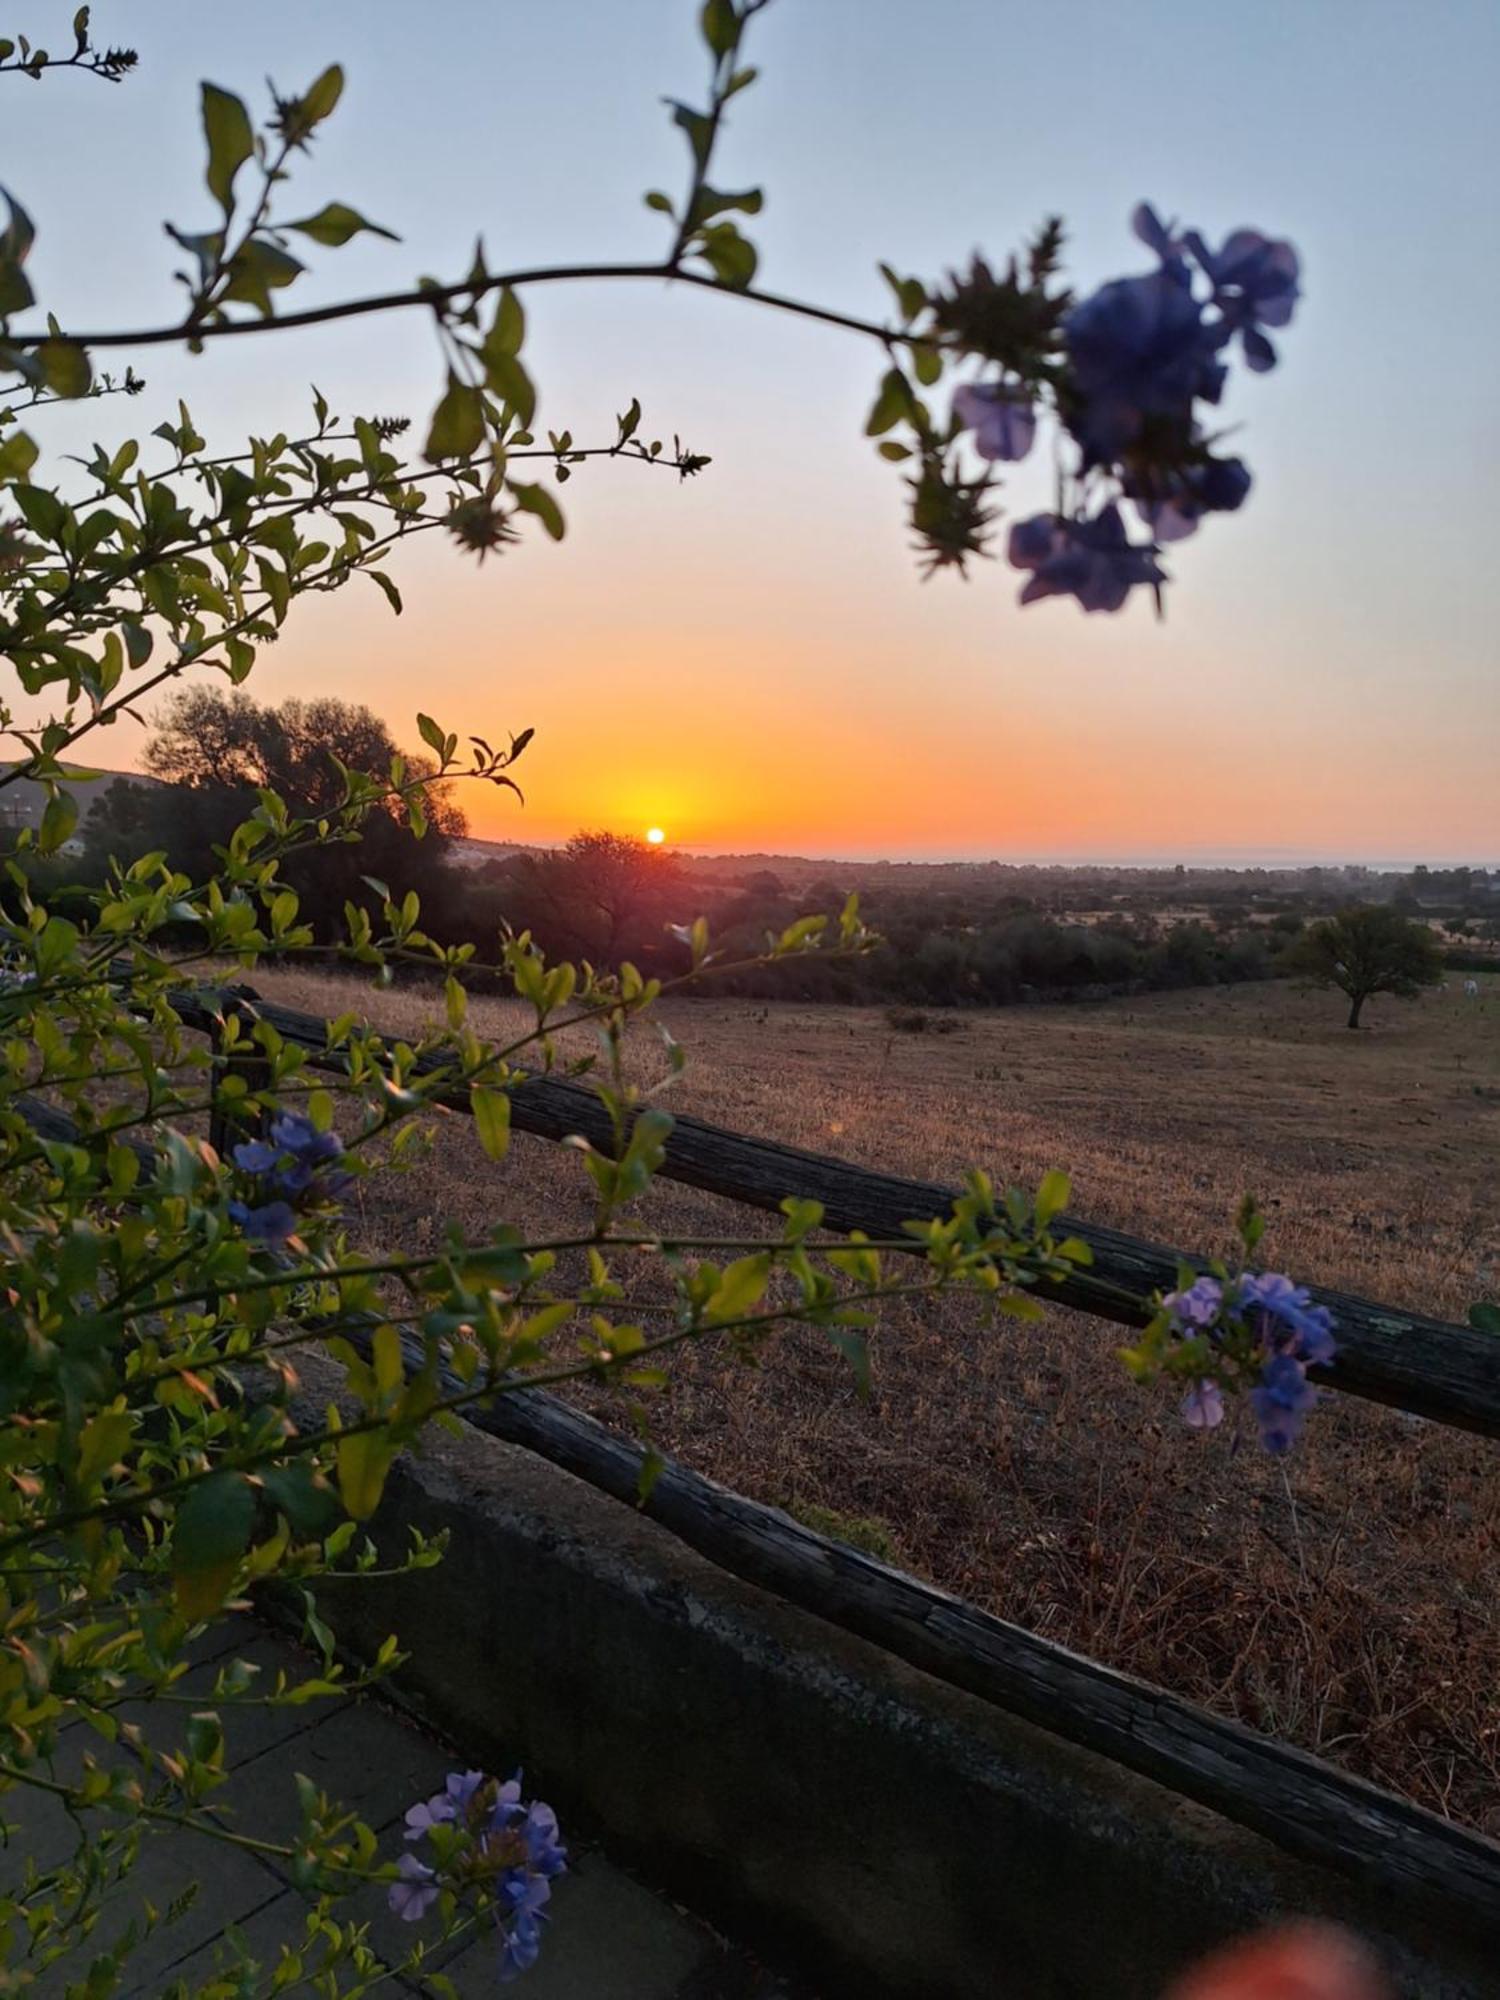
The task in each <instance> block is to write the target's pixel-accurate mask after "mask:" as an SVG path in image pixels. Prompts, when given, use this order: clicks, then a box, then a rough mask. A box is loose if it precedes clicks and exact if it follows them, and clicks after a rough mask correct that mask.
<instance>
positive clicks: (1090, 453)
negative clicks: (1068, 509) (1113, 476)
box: [1063, 269, 1229, 470]
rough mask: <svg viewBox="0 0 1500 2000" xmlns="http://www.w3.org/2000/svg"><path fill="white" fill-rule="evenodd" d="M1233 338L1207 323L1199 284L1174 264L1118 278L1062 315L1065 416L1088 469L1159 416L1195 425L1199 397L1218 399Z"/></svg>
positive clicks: (1113, 453) (1101, 462) (1125, 444)
mask: <svg viewBox="0 0 1500 2000" xmlns="http://www.w3.org/2000/svg"><path fill="white" fill-rule="evenodd" d="M1228 337H1229V329H1228V327H1227V326H1225V325H1223V324H1222V323H1221V324H1219V325H1208V324H1206V323H1205V321H1204V318H1203V308H1202V306H1201V305H1200V304H1199V303H1198V301H1197V300H1196V299H1195V298H1194V297H1193V294H1192V289H1191V287H1190V286H1189V285H1187V284H1185V283H1184V282H1182V280H1181V278H1180V277H1179V276H1178V275H1177V274H1176V272H1175V271H1173V270H1167V269H1163V270H1160V271H1153V272H1151V273H1149V275H1147V276H1145V277H1140V278H1116V279H1115V280H1114V281H1113V282H1112V283H1111V284H1107V285H1102V286H1101V287H1100V288H1099V290H1098V291H1097V292H1094V293H1093V294H1091V296H1090V297H1088V298H1086V299H1084V300H1083V301H1082V302H1081V303H1080V304H1078V305H1076V306H1074V308H1073V310H1072V311H1071V312H1070V313H1069V314H1068V316H1067V318H1066V319H1065V320H1064V321H1063V338H1064V340H1065V341H1066V343H1067V348H1068V358H1069V361H1070V364H1071V381H1070V384H1069V391H1070V393H1069V395H1068V396H1067V398H1066V399H1065V404H1064V418H1065V421H1066V423H1067V426H1068V428H1069V430H1070V431H1071V432H1072V433H1073V435H1074V437H1075V438H1077V440H1078V442H1079V444H1080V445H1081V446H1082V447H1083V455H1084V467H1085V470H1087V469H1088V467H1089V466H1092V465H1104V464H1108V463H1110V462H1111V461H1113V460H1114V459H1116V458H1118V457H1119V455H1120V454H1121V452H1123V451H1125V450H1126V449H1127V448H1128V447H1129V446H1130V445H1132V444H1134V443H1135V442H1136V440H1137V439H1138V438H1139V437H1140V435H1141V432H1142V431H1143V429H1144V428H1145V427H1146V425H1147V423H1148V422H1149V420H1150V419H1151V418H1153V417H1163V418H1168V419H1172V420H1175V421H1176V422H1177V423H1179V424H1180V425H1182V426H1183V427H1184V428H1185V429H1186V428H1187V427H1189V426H1190V424H1191V413H1192V405H1193V402H1194V400H1195V398H1201V399H1202V400H1203V401H1205V402H1209V403H1216V402H1217V401H1218V400H1219V395H1220V392H1221V390H1222V389H1223V386H1224V374H1225V370H1224V367H1223V364H1222V363H1221V362H1220V361H1219V360H1218V359H1217V358H1216V357H1217V354H1218V350H1219V348H1220V347H1222V346H1223V344H1224V342H1225V340H1226V339H1227V338H1228Z"/></svg>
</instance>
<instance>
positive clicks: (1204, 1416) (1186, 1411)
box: [1182, 1381, 1224, 1431]
mask: <svg viewBox="0 0 1500 2000" xmlns="http://www.w3.org/2000/svg"><path fill="white" fill-rule="evenodd" d="M1182 1421H1183V1422H1184V1423H1185V1424H1186V1425H1187V1427H1188V1429H1189V1430H1193V1431H1211V1430H1212V1429H1213V1428H1214V1426H1215V1425H1216V1424H1221V1423H1223V1421H1224V1392H1223V1390H1222V1389H1221V1388H1220V1387H1219V1385H1218V1383H1217V1382H1212V1381H1203V1382H1195V1383H1194V1384H1193V1386H1192V1388H1191V1389H1189V1390H1188V1392H1187V1394H1186V1395H1185V1396H1184V1397H1183V1399H1182Z"/></svg>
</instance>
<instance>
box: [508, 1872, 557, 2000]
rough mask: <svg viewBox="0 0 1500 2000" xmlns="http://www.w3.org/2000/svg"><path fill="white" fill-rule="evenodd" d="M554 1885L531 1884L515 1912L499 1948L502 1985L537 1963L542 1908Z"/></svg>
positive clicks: (543, 1882)
mask: <svg viewBox="0 0 1500 2000" xmlns="http://www.w3.org/2000/svg"><path fill="white" fill-rule="evenodd" d="M551 1894H552V1885H551V1884H550V1883H549V1882H545V1881H543V1880H541V1879H540V1878H538V1879H536V1880H533V1881H532V1882H530V1883H528V1885H527V1887H526V1891H525V1896H524V1898H523V1900H522V1901H521V1902H520V1903H519V1904H518V1905H517V1906H516V1907H515V1908H514V1909H513V1910H512V1912H511V1914H510V1917H509V1919H508V1921H507V1923H506V1926H505V1934H504V1937H503V1939H502V1940H501V1945H500V1983H501V1985H502V1986H503V1985H505V1984H507V1983H508V1982H509V1981H510V1980H512V1979H515V1978H517V1977H518V1976H519V1975H520V1974H521V1973H523V1972H529V1971H530V1970H531V1968H532V1966H534V1965H535V1964H536V1961H537V1956H538V1954H539V1953H540V1951H541V1949H542V1925H543V1923H544V1922H545V1921H546V1919H545V1918H544V1917H543V1916H542V1914H541V1910H542V1905H543V1904H544V1903H545V1902H546V1901H547V1899H548V1897H549V1896H550V1895H551Z"/></svg>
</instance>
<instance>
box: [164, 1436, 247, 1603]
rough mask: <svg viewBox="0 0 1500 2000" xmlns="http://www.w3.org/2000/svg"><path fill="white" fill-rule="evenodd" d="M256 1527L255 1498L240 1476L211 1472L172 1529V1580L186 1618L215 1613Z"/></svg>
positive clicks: (194, 1490)
mask: <svg viewBox="0 0 1500 2000" xmlns="http://www.w3.org/2000/svg"><path fill="white" fill-rule="evenodd" d="M254 1525H255V1492H254V1489H253V1488H252V1486H251V1485H250V1482H249V1480H248V1479H246V1477H245V1475H244V1474H243V1473H242V1472H211V1473H210V1474H209V1475H208V1477H207V1478H206V1479H204V1480H202V1481H200V1482H199V1484H198V1485H196V1486H194V1487H192V1488H191V1489H190V1490H189V1492H188V1496H187V1498H186V1500H184V1501H183V1503H182V1506H181V1507H180V1508H179V1510H178V1513H177V1519H176V1521H175V1523H174V1524H173V1528H172V1579H173V1584H174V1587H175V1589H176V1594H177V1604H178V1608H179V1610H181V1612H182V1614H183V1616H184V1617H186V1618H206V1617H207V1616H208V1615H209V1613H210V1612H213V1611H217V1610H218V1608H219V1606H220V1605H221V1604H222V1603H223V1601H224V1598H225V1596H226V1595H227V1594H228V1591H229V1587H230V1585H231V1584H232V1583H233V1582H234V1576H235V1571H236V1570H237V1569H238V1568H239V1563H240V1558H241V1556H243V1555H244V1553H245V1550H246V1548H247V1547H248V1545H249V1541H250V1531H251V1529H252V1527H253V1526H254Z"/></svg>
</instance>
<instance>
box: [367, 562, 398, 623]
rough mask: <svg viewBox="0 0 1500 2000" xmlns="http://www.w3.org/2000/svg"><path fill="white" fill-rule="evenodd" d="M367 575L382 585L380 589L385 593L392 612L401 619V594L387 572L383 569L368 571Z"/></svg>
mask: <svg viewBox="0 0 1500 2000" xmlns="http://www.w3.org/2000/svg"><path fill="white" fill-rule="evenodd" d="M365 575H366V576H368V577H370V578H372V579H373V581H374V582H376V583H378V584H379V585H380V588H381V589H382V590H383V591H384V593H385V600H386V602H387V604H389V605H390V607H391V609H392V611H394V612H395V614H396V616H397V617H398V618H399V617H400V616H401V593H400V591H399V590H397V588H396V586H395V584H394V583H392V582H391V579H390V578H389V577H388V576H387V575H386V573H385V571H384V570H383V569H367V570H366V571H365Z"/></svg>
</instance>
